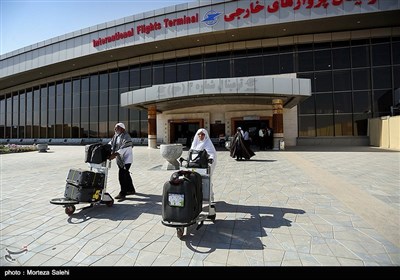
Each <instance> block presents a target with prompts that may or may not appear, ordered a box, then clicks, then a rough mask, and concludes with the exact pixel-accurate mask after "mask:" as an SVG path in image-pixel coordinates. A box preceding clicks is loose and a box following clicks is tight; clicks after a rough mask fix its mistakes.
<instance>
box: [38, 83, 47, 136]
mask: <svg viewBox="0 0 400 280" xmlns="http://www.w3.org/2000/svg"><path fill="white" fill-rule="evenodd" d="M47 101H48V99H47V86H44V87H42V88H41V89H40V138H47V137H48V136H47V112H48V108H47Z"/></svg>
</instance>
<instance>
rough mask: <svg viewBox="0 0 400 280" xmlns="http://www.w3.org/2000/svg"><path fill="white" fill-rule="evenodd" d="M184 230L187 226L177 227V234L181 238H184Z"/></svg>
mask: <svg viewBox="0 0 400 280" xmlns="http://www.w3.org/2000/svg"><path fill="white" fill-rule="evenodd" d="M184 231H185V228H183V227H177V228H176V236H178V238H179V239H182V237H183V233H184Z"/></svg>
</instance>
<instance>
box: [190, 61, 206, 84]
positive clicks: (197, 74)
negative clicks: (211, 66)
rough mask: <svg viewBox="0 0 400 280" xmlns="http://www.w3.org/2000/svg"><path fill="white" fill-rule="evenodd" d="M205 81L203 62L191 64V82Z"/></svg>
mask: <svg viewBox="0 0 400 280" xmlns="http://www.w3.org/2000/svg"><path fill="white" fill-rule="evenodd" d="M201 79H203V68H202V63H201V62H191V63H190V80H201Z"/></svg>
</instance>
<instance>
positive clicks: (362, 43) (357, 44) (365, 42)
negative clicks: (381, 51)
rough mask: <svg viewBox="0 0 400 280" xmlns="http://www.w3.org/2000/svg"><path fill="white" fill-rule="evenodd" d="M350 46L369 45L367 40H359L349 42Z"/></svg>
mask: <svg viewBox="0 0 400 280" xmlns="http://www.w3.org/2000/svg"><path fill="white" fill-rule="evenodd" d="M351 45H352V46H362V45H369V39H360V40H353V41H351Z"/></svg>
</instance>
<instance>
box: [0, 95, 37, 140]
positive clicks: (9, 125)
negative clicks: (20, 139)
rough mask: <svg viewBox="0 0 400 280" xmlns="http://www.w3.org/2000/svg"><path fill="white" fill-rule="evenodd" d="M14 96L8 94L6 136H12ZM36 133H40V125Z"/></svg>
mask: <svg viewBox="0 0 400 280" xmlns="http://www.w3.org/2000/svg"><path fill="white" fill-rule="evenodd" d="M11 106H12V97H11V96H7V101H6V138H12V134H11V127H12V123H11V120H12V115H11V114H12V107H11ZM36 133H37V135H39V125H37V126H36Z"/></svg>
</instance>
